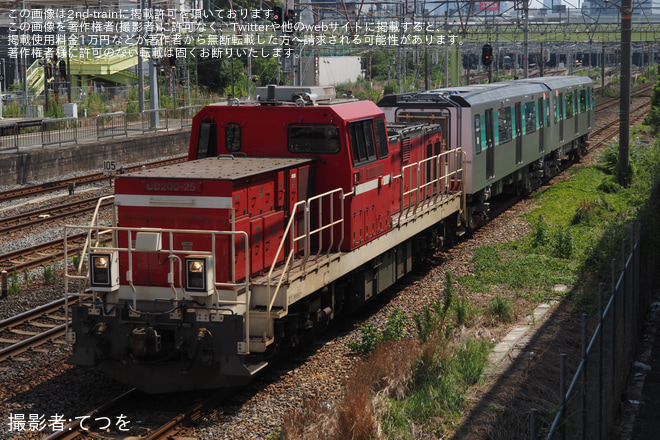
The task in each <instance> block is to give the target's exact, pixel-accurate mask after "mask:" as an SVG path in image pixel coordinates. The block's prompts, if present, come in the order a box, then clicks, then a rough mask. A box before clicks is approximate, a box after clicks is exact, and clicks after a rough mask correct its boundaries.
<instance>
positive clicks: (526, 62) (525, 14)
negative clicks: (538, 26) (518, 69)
mask: <svg viewBox="0 0 660 440" xmlns="http://www.w3.org/2000/svg"><path fill="white" fill-rule="evenodd" d="M523 2H524V7H523V20H524V21H523V31H524V37H525V41H524V48H523V50H524V52H523V78H529V4H528V3H527V0H523Z"/></svg>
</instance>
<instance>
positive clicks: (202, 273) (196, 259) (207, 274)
mask: <svg viewBox="0 0 660 440" xmlns="http://www.w3.org/2000/svg"><path fill="white" fill-rule="evenodd" d="M185 268H186V285H185V290H186V291H187V292H204V293H210V292H212V290H213V289H212V286H213V278H212V276H213V270H212V269H213V268H212V265H211V257H206V256H189V257H186V259H185Z"/></svg>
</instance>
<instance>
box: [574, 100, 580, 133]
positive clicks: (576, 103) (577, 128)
mask: <svg viewBox="0 0 660 440" xmlns="http://www.w3.org/2000/svg"><path fill="white" fill-rule="evenodd" d="M573 116H574V117H575V134H578V133H579V132H580V125H579V124H578V122H579V120H580V91H579V90H576V91H575V92H573Z"/></svg>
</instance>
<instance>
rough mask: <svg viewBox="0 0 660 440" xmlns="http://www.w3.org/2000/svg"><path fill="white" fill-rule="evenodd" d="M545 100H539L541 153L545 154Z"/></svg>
mask: <svg viewBox="0 0 660 440" xmlns="http://www.w3.org/2000/svg"><path fill="white" fill-rule="evenodd" d="M544 104H545V99H543V98H539V108H538V113H537V115H538V116H537V117H538V118H539V153H543V152H544V151H545V136H544V135H543V133H544V131H545V130H544V129H543V128H544V127H545V111H546V110H545V106H544Z"/></svg>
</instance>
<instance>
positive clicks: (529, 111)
mask: <svg viewBox="0 0 660 440" xmlns="http://www.w3.org/2000/svg"><path fill="white" fill-rule="evenodd" d="M523 119H524V120H525V123H524V125H523V127H524V128H525V133H524V134H528V133H534V132H535V131H536V103H535V102H528V103H527V104H525V105H524V106H523Z"/></svg>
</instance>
